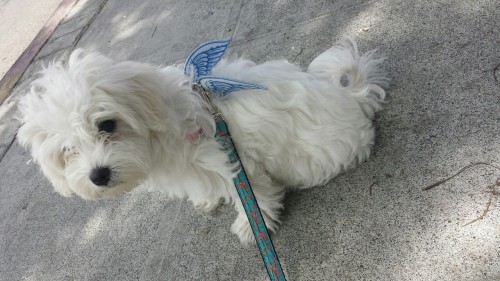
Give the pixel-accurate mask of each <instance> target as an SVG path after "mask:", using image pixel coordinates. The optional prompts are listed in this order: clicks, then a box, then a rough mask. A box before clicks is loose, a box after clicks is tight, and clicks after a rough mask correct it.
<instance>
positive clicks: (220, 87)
mask: <svg viewBox="0 0 500 281" xmlns="http://www.w3.org/2000/svg"><path fill="white" fill-rule="evenodd" d="M199 83H200V85H201V86H202V87H203V88H204V89H205V90H207V91H208V92H210V93H214V94H220V95H223V96H225V95H227V94H229V93H231V92H235V91H242V90H251V89H258V90H267V88H266V87H264V86H261V85H257V84H251V83H245V82H242V81H238V80H233V79H227V78H221V77H212V76H204V77H200V79H199Z"/></svg>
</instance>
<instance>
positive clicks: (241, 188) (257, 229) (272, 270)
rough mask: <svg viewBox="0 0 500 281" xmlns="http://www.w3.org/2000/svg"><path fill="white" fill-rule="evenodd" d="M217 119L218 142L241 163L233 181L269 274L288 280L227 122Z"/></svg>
mask: <svg viewBox="0 0 500 281" xmlns="http://www.w3.org/2000/svg"><path fill="white" fill-rule="evenodd" d="M217 119H218V120H216V124H217V131H216V138H217V142H218V143H219V144H220V145H221V146H222V147H223V148H224V150H226V151H228V153H229V161H231V163H239V165H240V171H239V172H238V175H237V176H236V177H235V178H234V179H233V181H234V185H235V187H236V190H237V191H238V195H239V196H240V199H241V203H243V207H244V208H245V213H246V215H247V218H248V221H249V222H250V226H251V227H252V231H253V235H254V236H255V241H257V245H258V246H259V251H260V255H261V256H262V260H263V261H264V264H265V266H266V269H267V274H268V275H269V278H270V279H271V280H273V281H274V280H279V281H282V280H283V281H284V280H286V279H285V275H284V274H283V270H282V269H281V264H280V262H279V260H278V255H277V254H276V250H275V249H274V245H273V241H272V240H271V237H270V236H269V232H268V231H267V227H266V224H265V222H264V217H263V216H262V213H261V212H260V208H259V205H258V204H257V200H256V199H255V195H254V194H253V191H252V187H251V186H250V182H249V181H248V178H247V175H246V173H245V169H244V168H243V165H241V160H240V158H239V156H238V152H237V151H236V148H235V147H234V143H233V140H232V139H231V135H230V134H229V130H228V128H227V124H226V122H225V121H224V119H222V117H221V116H220V115H218V117H217Z"/></svg>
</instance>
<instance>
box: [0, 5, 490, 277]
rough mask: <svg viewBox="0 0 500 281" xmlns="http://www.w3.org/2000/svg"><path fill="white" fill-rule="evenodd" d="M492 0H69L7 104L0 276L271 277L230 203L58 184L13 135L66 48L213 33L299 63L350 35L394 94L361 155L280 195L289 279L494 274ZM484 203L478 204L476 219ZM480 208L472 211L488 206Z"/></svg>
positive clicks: (0, 165)
mask: <svg viewBox="0 0 500 281" xmlns="http://www.w3.org/2000/svg"><path fill="white" fill-rule="evenodd" d="M498 11H500V2H499V1H496V0H478V1H464V0H456V1H447V0H437V1H422V0H416V1H403V0H381V1H364V0H355V1H349V0H338V1H297V0H281V1H264V0H255V1H243V0H237V1H195V0H188V1H173V0H170V1H159V0H153V1H146V2H144V1H131V0H127V1H118V0H88V1H83V0H82V1H80V2H79V3H78V4H77V6H75V8H74V10H73V11H72V12H70V14H69V16H68V18H67V19H66V20H65V21H64V22H63V23H62V24H61V26H60V27H59V28H58V30H56V33H55V34H56V36H54V37H53V39H52V40H51V41H50V42H49V43H48V44H47V45H46V47H45V50H43V53H41V54H43V55H44V56H45V57H39V58H38V60H36V61H35V62H34V63H33V65H32V67H31V68H30V69H29V70H28V71H27V72H26V73H25V76H24V77H23V82H22V83H20V84H19V85H18V86H17V87H16V89H14V93H13V94H12V95H11V97H10V98H9V100H7V101H6V102H5V103H4V104H3V105H2V107H1V108H0V115H1V116H0V134H1V137H0V157H1V158H0V160H1V162H0V192H1V194H2V196H0V280H22V279H26V280H266V278H267V277H266V276H267V275H266V272H265V269H264V267H263V266H262V260H261V258H260V256H259V253H258V250H257V248H256V247H243V246H241V245H240V244H239V242H238V239H237V238H236V237H235V236H234V235H232V234H231V233H229V227H230V225H231V223H232V221H233V219H234V217H235V212H234V210H233V209H232V208H231V207H229V206H222V207H221V208H220V209H219V210H218V211H217V212H215V213H214V214H211V215H209V214H204V213H201V212H199V211H197V210H195V209H193V207H192V206H191V204H190V203H188V202H186V201H182V200H172V199H168V198H166V197H165V196H164V195H162V194H159V193H153V194H151V193H146V192H144V191H143V190H136V191H134V192H132V193H131V194H127V195H126V196H124V197H122V198H120V199H116V200H110V201H97V202H85V201H83V200H81V199H78V198H71V199H66V198H62V197H60V196H59V195H57V194H55V193H54V192H53V191H52V188H51V187H50V184H49V183H48V182H47V181H46V180H45V179H44V178H43V176H42V174H41V173H40V172H39V169H38V168H37V167H36V166H35V165H34V164H33V162H32V161H31V160H30V157H29V153H28V152H27V151H26V150H25V149H24V148H22V147H20V146H19V145H18V144H17V143H16V142H13V140H14V138H15V133H16V131H17V127H18V126H19V124H18V122H16V121H15V119H13V116H14V115H15V114H16V112H15V111H16V110H15V103H16V100H17V98H18V97H19V96H20V95H22V94H23V93H24V92H25V91H26V89H27V85H28V84H29V81H31V79H32V77H33V74H34V73H35V72H36V70H37V69H39V67H40V65H41V64H42V62H43V61H46V59H49V60H50V59H53V58H57V57H63V58H64V57H65V56H67V54H68V53H69V52H70V51H71V50H73V49H74V48H78V47H82V48H86V49H88V50H90V51H100V52H102V53H104V54H106V55H109V56H111V57H114V58H116V59H134V60H139V61H143V62H148V63H155V64H164V65H165V64H171V63H175V62H180V61H182V59H183V58H185V57H186V56H187V54H188V53H189V52H190V51H191V49H192V48H193V47H195V46H196V45H198V44H199V43H201V42H204V41H206V40H209V39H220V38H228V37H231V38H232V39H233V46H232V47H231V48H230V52H229V55H230V56H244V57H247V58H251V59H253V60H255V61H257V62H264V61H266V60H269V59H281V58H285V59H288V60H290V61H292V62H294V63H297V64H299V65H300V66H301V67H304V68H305V67H307V64H308V63H309V62H310V61H311V60H312V59H313V58H314V57H315V56H317V55H318V54H319V53H321V52H322V51H323V50H326V49H327V48H329V47H330V46H331V45H332V43H333V42H336V41H338V40H341V39H343V38H346V37H352V38H354V39H356V41H358V43H359V46H360V49H361V50H370V49H378V53H379V54H381V55H382V56H384V57H386V61H385V63H384V68H385V70H386V71H387V73H388V76H390V77H391V87H390V89H389V90H388V93H389V94H390V100H391V101H390V103H388V104H387V106H386V108H385V110H384V111H382V112H380V113H379V114H378V115H377V116H376V119H375V125H376V128H377V138H376V145H375V147H374V153H373V155H372V157H371V159H370V160H369V161H367V162H365V163H363V164H362V165H360V166H359V167H357V168H355V169H352V170H350V171H348V172H346V173H344V174H342V175H340V176H338V177H337V178H335V179H333V180H332V181H330V182H329V183H328V184H326V185H324V186H319V187H315V188H312V189H309V190H304V191H301V192H293V193H290V194H288V195H287V197H286V199H285V205H286V210H285V211H284V213H283V216H282V221H283V223H282V225H281V228H280V229H279V230H278V232H277V233H276V234H275V235H273V241H274V245H275V246H276V248H277V251H278V254H279V256H280V260H281V262H282V265H283V267H284V269H285V272H286V274H287V277H288V279H289V280H397V281H399V280H425V281H429V280H436V281H438V280H439V281H443V280H444V281H452V280H453V281H455V280H466V281H489V280H500V262H499V261H500V242H499V241H500V200H499V194H500V187H499V186H495V184H496V183H497V182H498V181H499V178H500V170H499V169H497V168H494V167H492V166H489V165H484V164H481V165H474V166H472V167H470V168H469V169H465V170H464V171H463V172H462V173H460V174H458V175H457V176H456V177H454V178H452V179H451V180H449V181H447V182H446V183H444V184H442V185H439V186H437V187H435V188H433V189H431V190H428V191H423V190H422V188H424V187H425V186H427V185H429V184H431V183H433V182H436V181H437V180H439V179H443V178H446V177H448V176H451V175H453V174H454V173H456V172H458V171H460V170H461V169H462V168H464V167H466V166H467V165H469V164H471V163H478V162H485V163H489V164H492V165H495V166H497V167H500V138H499V136H500V125H499V124H500V114H499V112H500V86H499V82H498V81H499V80H500V69H499V64H500V29H499V28H498V27H499V26H500V17H499V15H498ZM478 218H479V219H478ZM481 218H482V219H481Z"/></svg>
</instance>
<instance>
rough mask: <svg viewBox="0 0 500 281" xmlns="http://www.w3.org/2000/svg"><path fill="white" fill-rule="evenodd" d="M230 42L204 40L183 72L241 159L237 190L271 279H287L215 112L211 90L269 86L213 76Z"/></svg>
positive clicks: (226, 91)
mask: <svg viewBox="0 0 500 281" xmlns="http://www.w3.org/2000/svg"><path fill="white" fill-rule="evenodd" d="M230 43H231V39H227V40H216V41H208V42H205V43H203V44H202V45H200V46H198V47H196V48H195V49H194V50H193V51H192V52H191V53H190V54H189V56H188V58H187V60H186V64H185V65H184V74H185V75H186V76H187V77H190V78H191V82H192V83H193V84H192V87H193V90H195V91H197V92H198V93H199V94H200V95H201V97H202V98H203V99H204V100H205V101H206V102H207V103H208V104H209V106H210V113H211V114H212V116H213V117H214V120H215V122H216V125H217V130H216V133H215V137H216V139H217V142H218V143H219V144H220V145H221V146H222V148H223V149H224V150H225V151H226V152H227V153H228V155H229V161H230V162H231V163H238V166H239V172H238V174H237V176H236V177H235V178H234V179H233V181H234V185H235V187H236V190H237V191H238V195H239V197H240V199H241V203H242V204H243V208H244V209H245V213H246V215H247V218H248V221H249V222H250V226H251V228H252V232H253V235H254V237H255V241H256V242H257V245H258V247H259V251H260V255H261V256H262V260H263V261H264V265H265V266H266V270H267V274H268V275H269V278H270V279H271V280H272V281H275V280H278V281H286V279H285V274H284V273H283V270H282V269H281V264H280V262H279V260H278V255H277V254H276V250H275V249H274V246H273V242H272V241H271V237H270V236H269V232H268V231H267V227H266V223H265V222H264V217H263V216H262V213H261V212H260V209H259V205H258V204H257V200H256V199H255V195H254V193H253V191H252V187H251V186H250V182H249V181H248V178H247V175H246V173H245V169H244V168H243V165H242V164H241V160H240V158H239V156H238V152H237V151H236V148H235V147H234V143H233V140H232V139H231V135H230V134H229V130H228V128H227V124H226V122H225V121H224V119H223V118H222V114H220V113H216V112H214V110H213V106H212V102H211V99H210V93H217V94H218V95H222V96H226V95H228V94H229V93H231V92H234V91H241V90H250V89H260V90H267V88H266V87H264V86H261V85H257V84H252V83H247V82H243V81H239V80H234V79H229V78H224V77H214V76H210V75H211V73H212V68H213V67H214V66H215V65H216V64H217V63H218V62H219V61H220V60H221V59H222V56H223V55H224V53H225V52H226V50H227V47H228V46H229V44H230Z"/></svg>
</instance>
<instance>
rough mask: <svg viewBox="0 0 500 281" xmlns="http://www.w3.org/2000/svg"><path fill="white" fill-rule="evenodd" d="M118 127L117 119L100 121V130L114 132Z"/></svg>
mask: <svg viewBox="0 0 500 281" xmlns="http://www.w3.org/2000/svg"><path fill="white" fill-rule="evenodd" d="M115 129H116V121H115V120H104V121H102V122H101V123H99V131H100V132H106V133H112V132H113V131H114V130H115Z"/></svg>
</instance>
